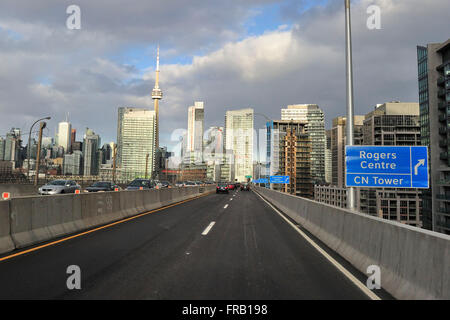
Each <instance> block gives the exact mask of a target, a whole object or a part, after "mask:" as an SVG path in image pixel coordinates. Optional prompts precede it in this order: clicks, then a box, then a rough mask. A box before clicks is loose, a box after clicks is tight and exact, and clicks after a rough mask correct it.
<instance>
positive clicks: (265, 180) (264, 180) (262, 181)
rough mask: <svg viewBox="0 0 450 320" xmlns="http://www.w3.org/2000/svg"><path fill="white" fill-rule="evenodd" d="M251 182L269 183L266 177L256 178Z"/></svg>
mask: <svg viewBox="0 0 450 320" xmlns="http://www.w3.org/2000/svg"><path fill="white" fill-rule="evenodd" d="M253 183H269V180H268V179H256V180H253Z"/></svg>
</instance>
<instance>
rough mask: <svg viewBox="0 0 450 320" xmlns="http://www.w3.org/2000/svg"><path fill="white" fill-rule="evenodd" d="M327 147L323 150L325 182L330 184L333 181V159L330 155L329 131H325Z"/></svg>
mask: <svg viewBox="0 0 450 320" xmlns="http://www.w3.org/2000/svg"><path fill="white" fill-rule="evenodd" d="M325 134H326V139H327V145H326V148H325V182H326V183H331V182H332V181H333V171H332V168H333V157H332V153H331V130H326V131H325Z"/></svg>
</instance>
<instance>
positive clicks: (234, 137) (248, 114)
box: [225, 108, 254, 181]
mask: <svg viewBox="0 0 450 320" xmlns="http://www.w3.org/2000/svg"><path fill="white" fill-rule="evenodd" d="M253 115H254V112H253V109H251V108H247V109H241V110H233V111H227V112H226V115H225V149H226V150H227V151H226V153H228V150H231V151H232V152H233V154H234V165H233V164H231V165H232V166H234V178H235V179H237V180H238V181H247V177H249V176H252V175H253V121H254V116H253ZM227 158H229V159H232V158H233V157H228V156H227Z"/></svg>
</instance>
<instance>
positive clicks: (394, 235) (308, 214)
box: [254, 186, 450, 299]
mask: <svg viewBox="0 0 450 320" xmlns="http://www.w3.org/2000/svg"><path fill="white" fill-rule="evenodd" d="M254 190H255V191H257V192H258V193H259V194H260V195H261V196H263V197H264V198H265V199H266V200H268V201H269V202H271V203H272V204H273V205H274V206H276V207H277V208H278V209H280V210H281V211H282V212H283V213H285V214H286V215H288V216H289V217H290V218H291V219H293V220H295V221H296V222H297V223H298V224H300V225H301V226H302V227H304V228H305V229H306V230H308V231H309V232H310V233H311V234H313V235H314V236H316V237H317V238H318V239H319V240H321V241H322V242H323V243H324V244H326V245H327V246H328V247H330V248H331V249H332V250H334V251H335V252H337V253H338V254H339V255H340V256H342V257H343V258H344V259H346V260H347V261H348V262H350V263H351V264H352V265H353V266H355V267H356V268H357V269H358V270H360V271H361V272H363V273H364V274H366V272H367V268H368V267H369V266H370V265H377V266H379V267H380V270H381V286H382V287H383V288H384V289H385V290H386V291H388V292H389V293H390V294H392V295H393V296H394V297H395V298H397V299H450V236H448V235H444V234H441V233H436V232H431V231H428V230H424V229H419V228H415V227H411V226H407V225H403V224H401V223H397V222H393V221H388V220H384V219H381V218H377V217H372V216H368V215H364V214H360V213H355V212H353V211H349V210H347V209H342V208H338V207H333V206H330V205H327V204H323V203H319V202H315V201H312V200H309V199H304V198H300V197H296V196H292V195H290V194H286V193H282V192H278V191H274V190H269V189H265V188H260V187H256V186H255V187H254Z"/></svg>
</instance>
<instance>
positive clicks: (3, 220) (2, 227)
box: [0, 200, 14, 254]
mask: <svg viewBox="0 0 450 320" xmlns="http://www.w3.org/2000/svg"><path fill="white" fill-rule="evenodd" d="M9 204H10V201H9V200H8V201H2V200H0V254H1V253H5V252H8V251H11V250H13V249H14V243H13V241H12V238H11V222H10V216H9Z"/></svg>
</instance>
